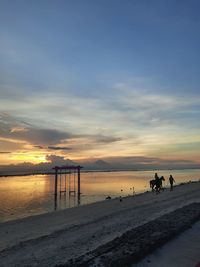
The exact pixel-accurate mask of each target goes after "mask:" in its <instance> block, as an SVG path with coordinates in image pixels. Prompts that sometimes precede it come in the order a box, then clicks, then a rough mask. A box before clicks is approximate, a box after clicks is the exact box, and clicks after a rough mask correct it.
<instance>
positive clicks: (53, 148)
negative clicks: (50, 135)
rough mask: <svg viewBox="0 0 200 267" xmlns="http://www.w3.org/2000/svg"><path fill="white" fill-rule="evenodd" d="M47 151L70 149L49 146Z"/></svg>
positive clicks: (69, 148)
mask: <svg viewBox="0 0 200 267" xmlns="http://www.w3.org/2000/svg"><path fill="white" fill-rule="evenodd" d="M48 149H51V150H71V149H72V148H71V147H64V146H63V147H62V146H49V147H48Z"/></svg>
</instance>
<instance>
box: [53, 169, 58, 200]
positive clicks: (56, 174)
mask: <svg viewBox="0 0 200 267" xmlns="http://www.w3.org/2000/svg"><path fill="white" fill-rule="evenodd" d="M57 187H58V169H57V168H56V167H55V188H54V194H55V196H57V193H58V188H57Z"/></svg>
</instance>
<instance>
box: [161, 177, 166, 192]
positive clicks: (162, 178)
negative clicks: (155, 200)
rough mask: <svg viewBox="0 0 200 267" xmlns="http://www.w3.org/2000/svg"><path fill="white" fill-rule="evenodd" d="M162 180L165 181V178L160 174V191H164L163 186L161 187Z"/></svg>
mask: <svg viewBox="0 0 200 267" xmlns="http://www.w3.org/2000/svg"><path fill="white" fill-rule="evenodd" d="M163 181H165V178H164V176H161V177H160V190H162V191H164V187H163V184H162V182H163Z"/></svg>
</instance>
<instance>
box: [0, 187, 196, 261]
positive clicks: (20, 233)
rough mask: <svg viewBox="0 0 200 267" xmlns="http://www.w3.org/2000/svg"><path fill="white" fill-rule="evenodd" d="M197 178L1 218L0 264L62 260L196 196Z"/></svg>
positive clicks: (186, 203) (162, 213)
mask: <svg viewBox="0 0 200 267" xmlns="http://www.w3.org/2000/svg"><path fill="white" fill-rule="evenodd" d="M199 192H200V182H193V183H188V184H184V185H179V186H176V187H175V188H174V191H172V192H170V191H169V189H166V190H165V191H163V192H161V193H160V194H158V195H156V194H154V193H151V192H147V193H143V194H139V195H136V196H134V197H126V198H123V200H122V202H120V201H119V199H111V200H105V201H101V202H98V203H94V204H89V205H85V206H79V207H76V208H71V209H67V210H63V211H58V212H53V213H47V214H43V215H38V216H33V217H28V218H24V219H20V220H15V221H9V222H5V223H1V224H0V235H1V239H0V262H1V266H55V265H59V264H65V263H66V262H67V261H69V260H70V259H73V258H77V257H79V256H81V255H84V254H85V253H88V252H89V251H92V250H94V249H96V248H98V247H99V246H101V245H103V244H106V243H107V242H109V241H112V240H113V239H114V238H116V237H120V236H121V235H122V234H123V233H125V232H127V231H128V230H130V229H134V228H136V227H138V226H140V225H143V224H144V223H147V222H148V221H151V220H154V219H156V218H159V217H160V216H162V215H164V214H167V213H169V212H172V211H174V210H176V209H178V208H181V207H183V206H186V205H188V204H190V203H194V202H198V203H199V202H200V194H199Z"/></svg>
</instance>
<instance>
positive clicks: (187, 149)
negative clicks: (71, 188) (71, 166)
mask: <svg viewBox="0 0 200 267" xmlns="http://www.w3.org/2000/svg"><path fill="white" fill-rule="evenodd" d="M30 5H31V8H30ZM198 6H199V4H198ZM181 7H182V8H180V6H179V4H178V3H172V2H170V3H168V4H166V6H165V10H163V6H162V4H161V3H158V2H157V1H152V2H151V3H149V2H148V1H144V2H143V3H141V2H140V1H134V2H131V1H128V0H126V1H124V2H123V3H120V5H118V4H116V2H115V1H109V3H107V2H106V1H101V4H97V3H94V2H93V1H86V2H85V4H82V2H81V1H79V0H78V1H77V3H76V4H75V3H73V2H72V1H71V2H70V1H69V2H61V3H55V2H53V1H42V2H39V1H38V2H37V1H29V4H28V3H27V2H26V1H21V2H20V3H16V2H14V3H12V5H11V4H10V3H9V2H6V1H2V2H1V4H0V21H1V23H0V25H1V26H0V36H1V37H0V70H1V72H0V165H10V164H19V163H20V164H21V163H23V162H30V163H33V164H39V163H42V162H43V163H45V162H49V160H48V159H47V158H48V156H50V155H55V156H57V157H60V158H63V159H70V160H73V161H87V160H92V159H106V158H115V157H116V158H121V159H122V161H123V162H125V161H126V158H131V157H135V158H139V157H144V158H146V159H148V158H157V159H160V161H161V162H162V161H165V160H166V161H167V160H175V161H177V162H179V161H183V164H184V160H185V161H191V164H196V163H198V164H200V152H199V151H200V134H199V132H200V124H199V113H200V112H199V110H200V109H199V108H200V90H199V84H200V78H199V77H200V75H199V73H198V72H199V71H198V70H199V69H200V68H199V67H200V66H199V64H200V63H199V62H200V60H199V51H198V50H199V48H198V45H197V44H198V43H199V39H200V30H199V29H200V27H199V26H200V25H199V24H200V19H199V16H197V15H198V14H197V10H198V8H197V7H196V4H194V3H190V4H189V3H188V2H187V1H183V2H182V3H181ZM199 7H200V6H199ZM174 10H176V11H177V12H176V16H174ZM116 25H117V27H116ZM158 33H159V34H158ZM127 160H128V159H127ZM158 164H159V163H158Z"/></svg>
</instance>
